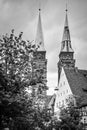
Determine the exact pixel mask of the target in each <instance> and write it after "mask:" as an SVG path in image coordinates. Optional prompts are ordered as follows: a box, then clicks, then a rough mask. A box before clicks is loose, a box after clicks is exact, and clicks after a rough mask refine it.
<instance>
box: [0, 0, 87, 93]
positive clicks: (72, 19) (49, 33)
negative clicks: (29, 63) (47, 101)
mask: <svg viewBox="0 0 87 130" xmlns="http://www.w3.org/2000/svg"><path fill="white" fill-rule="evenodd" d="M39 1H41V8H42V11H41V17H42V26H43V34H44V41H45V48H46V51H47V60H48V68H47V71H48V74H47V75H48V86H49V88H50V89H49V94H52V93H53V89H54V88H55V87H56V86H57V71H58V69H57V62H58V55H59V52H60V44H61V40H62V34H63V28H64V21H65V8H66V1H67V5H68V20H69V28H70V34H71V41H72V47H73V50H74V52H75V59H76V66H77V67H78V68H81V69H87V0H0V35H2V34H5V33H9V32H10V30H11V29H13V28H14V29H15V33H17V34H18V33H19V32H20V31H23V32H24V38H25V39H26V40H28V39H29V40H30V41H32V40H35V35H36V29H37V22H38V8H39Z"/></svg>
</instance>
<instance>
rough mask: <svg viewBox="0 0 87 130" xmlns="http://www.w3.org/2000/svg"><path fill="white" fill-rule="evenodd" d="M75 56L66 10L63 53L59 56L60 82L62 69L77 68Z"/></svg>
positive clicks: (62, 44)
mask: <svg viewBox="0 0 87 130" xmlns="http://www.w3.org/2000/svg"><path fill="white" fill-rule="evenodd" d="M73 55H74V51H73V49H72V46H71V38H70V30H69V25H68V15H67V9H66V16H65V25H64V31H63V37H62V42H61V51H60V54H59V62H58V82H59V79H60V73H61V69H62V67H68V68H72V67H75V60H74V58H73Z"/></svg>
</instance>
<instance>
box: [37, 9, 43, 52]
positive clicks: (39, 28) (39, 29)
mask: <svg viewBox="0 0 87 130" xmlns="http://www.w3.org/2000/svg"><path fill="white" fill-rule="evenodd" d="M35 44H36V47H37V48H38V49H37V51H45V48H44V38H43V30H42V22H41V9H39V18H38V25H37V33H36V39H35Z"/></svg>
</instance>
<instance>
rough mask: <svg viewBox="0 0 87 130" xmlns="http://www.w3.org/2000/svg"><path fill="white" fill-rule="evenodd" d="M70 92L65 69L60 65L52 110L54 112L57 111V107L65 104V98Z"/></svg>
mask: <svg viewBox="0 0 87 130" xmlns="http://www.w3.org/2000/svg"><path fill="white" fill-rule="evenodd" d="M72 94H73V93H72V90H71V88H70V85H69V83H68V80H67V77H66V74H65V71H64V69H63V67H62V71H61V75H60V80H59V84H58V91H57V92H56V100H55V106H54V111H55V112H56V111H58V109H59V107H61V106H62V105H66V99H67V98H68V97H69V96H70V95H72Z"/></svg>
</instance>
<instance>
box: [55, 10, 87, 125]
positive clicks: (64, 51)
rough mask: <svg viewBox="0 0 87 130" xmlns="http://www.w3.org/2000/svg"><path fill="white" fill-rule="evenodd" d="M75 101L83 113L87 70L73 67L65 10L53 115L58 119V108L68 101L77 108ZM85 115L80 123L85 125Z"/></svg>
mask: <svg viewBox="0 0 87 130" xmlns="http://www.w3.org/2000/svg"><path fill="white" fill-rule="evenodd" d="M77 99H79V100H80V103H79V106H80V107H79V108H80V109H81V113H84V112H83V111H82V110H83V108H84V106H85V107H86V106H87V100H86V99H87V70H80V69H78V68H77V67H75V59H74V51H73V48H72V45H71V37H70V30H69V25H68V14H67V9H66V16H65V24H64V31H63V37H62V42H61V50H60V53H59V61H58V86H57V89H56V99H55V103H54V113H56V115H57V116H58V117H59V113H60V108H61V107H67V101H68V100H69V101H70V100H72V102H73V104H74V105H75V106H77ZM85 110H86V109H85ZM85 113H86V114H85V116H84V115H82V122H85V123H87V111H85Z"/></svg>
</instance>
